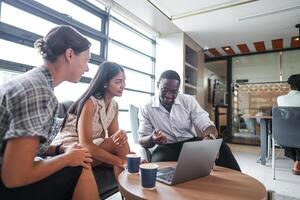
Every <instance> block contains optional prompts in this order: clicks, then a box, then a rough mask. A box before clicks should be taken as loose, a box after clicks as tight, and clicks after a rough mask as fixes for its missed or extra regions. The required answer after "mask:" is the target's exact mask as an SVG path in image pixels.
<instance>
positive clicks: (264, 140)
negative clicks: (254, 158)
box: [242, 115, 272, 165]
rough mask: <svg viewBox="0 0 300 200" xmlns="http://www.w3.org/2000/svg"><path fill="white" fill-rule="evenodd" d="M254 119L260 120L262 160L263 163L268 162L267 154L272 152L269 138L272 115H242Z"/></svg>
mask: <svg viewBox="0 0 300 200" xmlns="http://www.w3.org/2000/svg"><path fill="white" fill-rule="evenodd" d="M242 117H243V118H246V117H247V118H249V119H252V120H255V121H256V120H257V119H258V120H260V124H259V129H260V162H261V164H262V165H265V164H266V158H267V157H268V156H267V155H268V154H269V152H270V139H268V124H269V123H271V121H272V116H249V115H247V116H242Z"/></svg>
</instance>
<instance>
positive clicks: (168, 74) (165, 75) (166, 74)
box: [159, 70, 181, 84]
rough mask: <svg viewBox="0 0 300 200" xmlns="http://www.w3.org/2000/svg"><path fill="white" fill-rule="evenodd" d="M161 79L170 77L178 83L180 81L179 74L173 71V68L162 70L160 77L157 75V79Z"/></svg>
mask: <svg viewBox="0 0 300 200" xmlns="http://www.w3.org/2000/svg"><path fill="white" fill-rule="evenodd" d="M162 79H172V80H178V81H179V84H180V82H181V80H180V76H179V74H178V73H177V72H175V71H173V70H166V71H164V72H163V73H162V74H161V75H160V77H159V81H161V80H162Z"/></svg>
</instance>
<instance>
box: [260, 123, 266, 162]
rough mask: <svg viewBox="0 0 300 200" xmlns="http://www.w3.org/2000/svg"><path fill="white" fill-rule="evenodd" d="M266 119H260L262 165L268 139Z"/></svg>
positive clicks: (264, 159)
mask: <svg viewBox="0 0 300 200" xmlns="http://www.w3.org/2000/svg"><path fill="white" fill-rule="evenodd" d="M267 135H268V132H267V121H266V120H265V119H261V120H260V161H261V164H262V165H265V164H266V157H267V148H268V140H267V137H268V136H267Z"/></svg>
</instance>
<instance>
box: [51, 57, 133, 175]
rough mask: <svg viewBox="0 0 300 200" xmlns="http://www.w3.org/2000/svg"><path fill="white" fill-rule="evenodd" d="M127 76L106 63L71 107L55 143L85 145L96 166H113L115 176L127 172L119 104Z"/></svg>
mask: <svg viewBox="0 0 300 200" xmlns="http://www.w3.org/2000/svg"><path fill="white" fill-rule="evenodd" d="M124 88H125V74H124V70H123V68H122V67H121V66H120V65H118V64H117V63H113V62H104V63H102V64H101V65H100V67H99V70H98V71H97V73H96V75H95V77H94V78H93V80H92V81H91V83H90V86H89V87H88V89H87V90H86V92H85V93H84V94H83V95H82V96H81V97H80V98H79V99H78V100H77V101H76V102H75V103H74V104H73V105H72V106H71V107H70V109H69V111H68V114H67V116H66V117H65V119H64V122H63V125H62V128H61V131H60V133H59V134H58V135H57V137H56V138H55V139H54V141H53V142H54V144H56V145H61V144H62V145H64V146H68V145H71V144H72V143H74V142H79V143H80V144H82V145H84V146H86V147H87V148H88V150H89V151H90V152H91V154H92V157H93V158H94V159H95V160H96V161H97V163H96V162H94V164H95V165H96V164H101V163H107V164H110V165H113V166H114V173H115V177H116V178H117V177H118V175H119V174H120V173H121V172H122V171H123V170H124V167H125V165H126V155H127V154H128V153H129V152H130V150H129V145H128V143H127V136H126V133H125V131H122V130H120V129H119V123H118V110H119V108H118V104H117V102H116V101H114V100H113V98H114V97H115V96H122V93H123V90H124Z"/></svg>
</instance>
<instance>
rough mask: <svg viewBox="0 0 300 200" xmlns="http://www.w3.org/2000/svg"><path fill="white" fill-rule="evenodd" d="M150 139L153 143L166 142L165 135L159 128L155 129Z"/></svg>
mask: <svg viewBox="0 0 300 200" xmlns="http://www.w3.org/2000/svg"><path fill="white" fill-rule="evenodd" d="M152 140H153V142H154V143H155V144H166V143H167V135H166V134H165V133H164V132H162V131H161V130H155V131H154V133H153V135H152Z"/></svg>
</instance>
